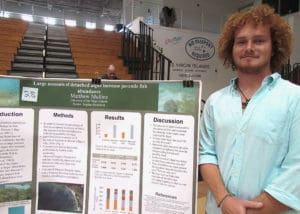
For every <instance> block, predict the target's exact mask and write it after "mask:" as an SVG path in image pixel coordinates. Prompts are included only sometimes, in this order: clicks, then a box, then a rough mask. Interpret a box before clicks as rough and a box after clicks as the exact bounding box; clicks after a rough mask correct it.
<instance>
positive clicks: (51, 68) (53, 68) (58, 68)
mask: <svg viewBox="0 0 300 214" xmlns="http://www.w3.org/2000/svg"><path fill="white" fill-rule="evenodd" d="M75 70H76V68H75V66H74V65H73V66H72V65H46V72H47V73H48V72H53V73H64V72H66V73H75Z"/></svg>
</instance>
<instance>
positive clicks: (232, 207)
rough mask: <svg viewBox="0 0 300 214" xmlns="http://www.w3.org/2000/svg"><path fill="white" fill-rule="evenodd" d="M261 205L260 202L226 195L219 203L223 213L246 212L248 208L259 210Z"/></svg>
mask: <svg viewBox="0 0 300 214" xmlns="http://www.w3.org/2000/svg"><path fill="white" fill-rule="evenodd" d="M262 207H263V203H262V202H257V201H248V200H242V199H239V198H235V197H228V198H226V200H225V201H224V202H223V203H222V205H221V210H222V213H223V214H246V213H247V210H248V209H252V210H259V209H260V208H262Z"/></svg>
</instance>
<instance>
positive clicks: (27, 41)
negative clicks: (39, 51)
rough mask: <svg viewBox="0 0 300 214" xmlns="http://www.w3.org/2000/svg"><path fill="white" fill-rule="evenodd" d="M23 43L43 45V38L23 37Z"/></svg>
mask: <svg viewBox="0 0 300 214" xmlns="http://www.w3.org/2000/svg"><path fill="white" fill-rule="evenodd" d="M22 43H23V44H32V45H44V40H41V39H32V38H24V39H23V41H22Z"/></svg>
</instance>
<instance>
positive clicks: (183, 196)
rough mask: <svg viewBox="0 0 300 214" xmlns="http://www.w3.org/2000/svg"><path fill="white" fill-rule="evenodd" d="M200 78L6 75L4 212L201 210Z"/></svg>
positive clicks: (0, 183) (1, 96) (2, 87)
mask: <svg viewBox="0 0 300 214" xmlns="http://www.w3.org/2000/svg"><path fill="white" fill-rule="evenodd" d="M201 87H202V85H201V81H194V82H193V85H192V87H185V85H184V84H183V81H123V80H116V81H109V80H102V82H101V83H100V84H93V83H92V82H91V80H69V79H31V78H16V77H15V78H14V77H5V76H2V77H0V130H1V131H0V213H1V214H23V213H24V214H29V213H33V214H35V213H36V214H46V213H47V214H52V213H53V214H54V213H55V214H60V213H63V214H68V213H88V214H96V213H101V214H102V213H103V214H105V213H124V214H125V213H127V214H150V213H162V214H163V213H178V214H179V213H180V214H195V213H196V199H197V196H196V195H197V191H196V189H197V166H198V165H197V157H198V155H197V151H198V127H199V116H200V106H201V105H200V101H201Z"/></svg>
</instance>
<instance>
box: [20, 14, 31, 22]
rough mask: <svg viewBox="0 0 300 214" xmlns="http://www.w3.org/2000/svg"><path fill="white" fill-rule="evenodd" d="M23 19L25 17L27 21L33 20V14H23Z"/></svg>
mask: <svg viewBox="0 0 300 214" xmlns="http://www.w3.org/2000/svg"><path fill="white" fill-rule="evenodd" d="M21 19H23V20H24V21H27V22H32V21H33V17H32V15H29V14H21Z"/></svg>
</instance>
